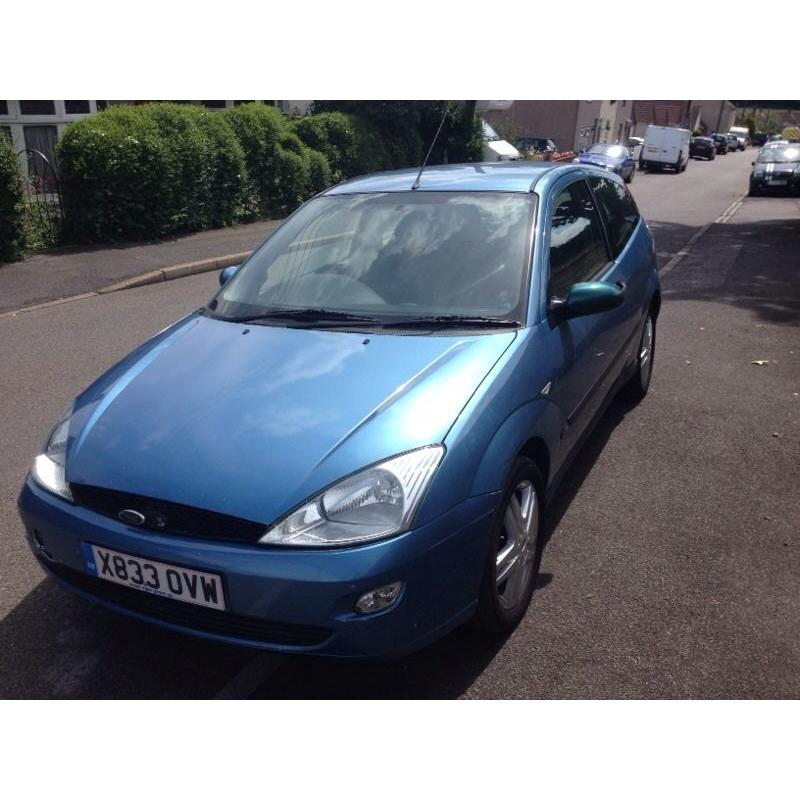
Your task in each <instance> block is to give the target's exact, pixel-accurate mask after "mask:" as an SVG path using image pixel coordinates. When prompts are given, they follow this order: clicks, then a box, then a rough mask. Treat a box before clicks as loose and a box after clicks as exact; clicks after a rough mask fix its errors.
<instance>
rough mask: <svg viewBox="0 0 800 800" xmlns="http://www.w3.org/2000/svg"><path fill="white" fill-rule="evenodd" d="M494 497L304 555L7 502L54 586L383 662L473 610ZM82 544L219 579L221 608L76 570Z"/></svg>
mask: <svg viewBox="0 0 800 800" xmlns="http://www.w3.org/2000/svg"><path fill="white" fill-rule="evenodd" d="M497 502H498V495H496V494H492V495H482V496H480V497H474V498H470V499H469V500H466V501H465V502H463V503H461V504H459V505H458V506H456V507H455V508H453V509H451V510H450V511H449V512H447V513H446V514H444V515H442V516H441V517H439V518H437V519H436V520H433V521H431V522H429V523H428V524H426V525H424V526H422V527H420V528H417V529H415V530H412V531H409V532H407V533H405V534H401V535H400V536H396V537H394V538H391V539H387V540H384V541H379V542H375V543H372V544H367V545H363V546H361V547H352V548H343V549H335V550H318V551H309V550H301V549H299V548H296V549H291V548H277V547H275V548H265V547H260V546H257V545H241V544H236V545H234V544H227V543H223V542H210V541H207V540H200V539H193V538H189V537H178V536H169V535H164V534H155V533H150V532H144V531H142V530H140V529H137V528H132V527H129V526H127V525H125V524H123V523H122V522H118V521H117V520H114V519H110V518H108V517H105V516H102V515H100V514H97V513H95V512H93V511H90V510H88V509H85V508H81V507H78V506H74V505H72V504H70V503H67V502H65V501H64V500H62V499H60V498H58V497H55V496H53V495H51V494H50V493H48V492H46V491H44V490H42V489H41V488H40V487H39V486H37V485H36V484H35V483H34V482H33V481H32V480H31V478H30V476H29V477H28V478H27V480H26V482H25V486H24V487H23V489H22V493H21V494H20V497H19V501H18V505H19V511H20V516H21V517H22V520H23V522H24V524H25V527H26V530H27V536H28V542H29V544H30V546H31V548H32V549H33V551H34V553H35V554H36V556H37V557H38V559H39V561H40V563H41V564H42V566H43V567H44V568H45V570H46V571H47V572H48V573H49V574H50V575H52V576H53V577H55V578H56V580H58V581H59V583H61V584H62V585H63V586H65V587H66V588H68V589H70V590H72V591H74V592H77V593H78V594H81V595H83V596H84V597H86V598H88V599H90V600H93V601H95V602H98V603H100V604H102V605H104V606H106V607H108V608H111V609H112V610H114V611H118V612H121V613H124V614H127V615H129V616H133V617H136V618H138V619H141V620H145V621H148V622H153V623H156V624H158V625H161V626H163V627H167V628H171V629H174V630H178V631H182V632H185V633H191V634H194V635H197V636H202V637H205V638H209V639H214V640H217V641H223V642H228V643H231V644H237V645H244V646H248V647H257V648H260V649H265V650H275V651H279V652H293V653H298V652H306V653H314V654H320V655H330V656H339V657H355V658H390V657H397V656H401V655H405V654H407V653H410V652H413V651H415V650H418V649H420V648H421V647H424V646H425V645H427V644H429V643H430V642H432V641H434V640H435V639H437V638H439V637H440V636H442V635H444V634H445V633H446V632H447V631H449V630H450V629H452V628H454V627H455V626H457V625H458V624H460V623H461V622H463V621H464V620H465V619H467V618H468V617H469V616H471V614H472V613H473V612H474V610H475V606H476V604H477V597H478V591H479V586H480V580H481V574H482V570H483V565H484V562H485V556H486V548H487V547H488V537H489V528H490V525H491V519H492V515H493V513H494V510H495V505H496V503H497ZM85 542H90V543H93V544H97V545H101V546H105V547H108V548H110V549H114V550H118V551H121V552H127V553H130V554H132V555H138V556H140V557H142V558H149V559H154V560H157V561H163V562H168V563H173V564H176V565H180V566H185V567H190V568H193V569H197V570H202V571H206V572H216V573H219V574H221V575H222V579H223V583H224V586H225V593H226V598H227V606H228V611H224V612H223V611H216V610H212V609H205V608H201V607H199V606H190V605H189V604H186V603H182V602H179V601H175V600H169V599H167V598H161V597H157V596H155V595H149V594H146V593H144V592H140V591H137V590H134V589H129V588H127V587H123V586H117V585H115V584H111V583H109V582H107V581H103V580H100V579H99V578H96V577H92V576H90V575H89V574H88V573H87V572H86V571H85V568H84V558H83V553H82V549H81V545H82V544H83V543H85ZM394 581H403V583H404V589H403V593H402V595H401V596H400V598H399V599H398V600H397V602H396V603H395V604H394V605H392V606H391V607H389V608H388V609H385V610H384V611H381V612H378V613H376V614H374V615H366V616H362V615H360V614H357V613H356V612H355V611H354V608H353V606H354V603H355V601H356V600H357V599H358V597H360V596H361V595H362V594H363V593H364V592H367V591H369V590H371V589H374V588H376V587H378V586H381V585H384V584H387V583H391V582H394Z"/></svg>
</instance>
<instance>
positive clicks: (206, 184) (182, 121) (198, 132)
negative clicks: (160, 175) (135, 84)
mask: <svg viewBox="0 0 800 800" xmlns="http://www.w3.org/2000/svg"><path fill="white" fill-rule="evenodd" d="M141 112H142V113H143V114H145V115H146V116H147V117H148V118H149V119H151V120H152V121H153V122H154V123H155V125H156V127H157V128H158V132H159V134H160V136H161V143H162V148H163V151H164V156H165V162H164V164H165V169H166V171H167V177H168V181H167V193H166V194H165V196H164V197H162V198H161V208H160V209H159V210H160V212H161V214H162V215H163V217H164V232H165V233H166V232H171V231H195V230H202V229H203V228H207V227H209V225H210V213H209V209H208V203H207V199H208V198H209V197H210V194H211V191H210V190H211V175H212V169H213V166H212V154H211V143H210V142H209V140H208V138H207V137H206V135H205V132H204V130H203V129H202V127H201V125H200V123H199V121H198V118H199V117H200V116H202V115H203V114H204V113H207V114H208V113H211V112H204V111H203V110H202V109H199V108H194V107H192V106H184V105H173V104H171V103H153V104H150V105H146V106H143V107H142V109H141Z"/></svg>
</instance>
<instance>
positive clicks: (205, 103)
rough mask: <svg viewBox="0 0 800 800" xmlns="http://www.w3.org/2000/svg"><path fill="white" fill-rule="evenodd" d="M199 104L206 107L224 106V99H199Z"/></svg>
mask: <svg viewBox="0 0 800 800" xmlns="http://www.w3.org/2000/svg"><path fill="white" fill-rule="evenodd" d="M200 105H201V106H205V107H206V108H225V101H224V100H201V101H200Z"/></svg>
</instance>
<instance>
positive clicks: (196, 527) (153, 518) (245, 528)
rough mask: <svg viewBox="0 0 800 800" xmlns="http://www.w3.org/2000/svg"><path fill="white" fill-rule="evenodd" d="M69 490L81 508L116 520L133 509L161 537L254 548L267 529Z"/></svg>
mask: <svg viewBox="0 0 800 800" xmlns="http://www.w3.org/2000/svg"><path fill="white" fill-rule="evenodd" d="M70 489H71V490H72V497H73V499H74V500H75V502H76V503H77V504H78V505H79V506H84V507H85V508H89V509H91V510H92V511H96V512H97V513H98V514H103V515H104V516H106V517H113V518H114V519H119V512H120V511H122V510H124V509H134V510H136V511H138V512H139V513H140V514H142V515H143V516H144V522H143V523H142V525H141V527H142V528H146V529H147V530H151V531H158V532H159V533H168V534H176V535H178V536H195V537H198V538H200V539H217V540H224V541H229V542H246V543H248V544H253V543H255V542H257V541H258V540H259V539H260V538H261V537H262V536H263V535H264V532H265V530H266V525H264V524H263V523H261V522H252V521H251V520H246V519H239V518H238V517H230V516H228V515H227V514H218V513H217V512H215V511H205V510H203V509H202V508H194V507H193V506H185V505H181V504H180V503H172V502H170V501H169V500H157V499H155V498H152V497H143V496H142V495H138V494H130V493H128V492H118V491H116V490H115V489H102V488H100V487H97V486H87V485H86V484H79V483H72V484H70Z"/></svg>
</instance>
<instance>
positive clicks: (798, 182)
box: [750, 172, 800, 193]
mask: <svg viewBox="0 0 800 800" xmlns="http://www.w3.org/2000/svg"><path fill="white" fill-rule="evenodd" d="M777 180H780V181H786V182H785V183H781V184H776V183H775V182H774V181H773V180H770V176H769V175H768V174H766V173H765V174H763V175H760V176H755V175H751V176H750V189H751V190H753V189H755V190H757V191H759V192H776V193H781V192H800V173H797V172H793V173H789V174H787V175H786V176H783V175H782V176H780V177H779V178H777Z"/></svg>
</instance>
